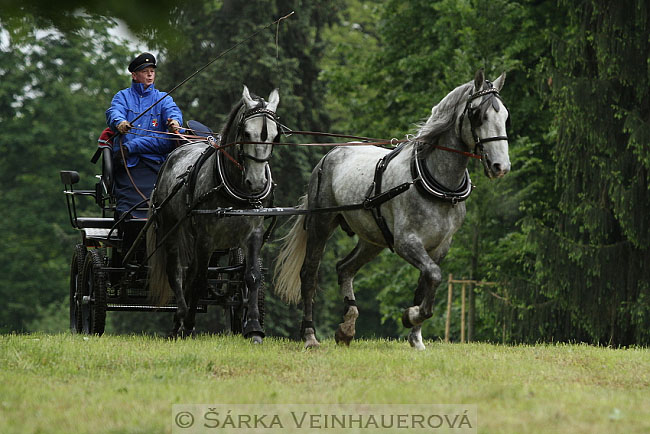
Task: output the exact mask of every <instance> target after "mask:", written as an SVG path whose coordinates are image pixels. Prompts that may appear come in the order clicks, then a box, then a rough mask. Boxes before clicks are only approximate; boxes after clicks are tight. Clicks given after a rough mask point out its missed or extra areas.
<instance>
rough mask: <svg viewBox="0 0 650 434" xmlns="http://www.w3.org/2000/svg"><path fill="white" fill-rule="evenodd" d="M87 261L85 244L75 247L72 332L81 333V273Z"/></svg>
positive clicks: (71, 273) (73, 258)
mask: <svg viewBox="0 0 650 434" xmlns="http://www.w3.org/2000/svg"><path fill="white" fill-rule="evenodd" d="M85 260H86V247H85V246H84V245H83V244H77V245H76V246H74V252H73V254H72V260H71V261H70V331H71V332H72V333H79V332H81V278H82V276H81V273H82V271H83V267H84V261H85Z"/></svg>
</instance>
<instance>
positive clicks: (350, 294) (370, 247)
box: [334, 240, 383, 345]
mask: <svg viewBox="0 0 650 434" xmlns="http://www.w3.org/2000/svg"><path fill="white" fill-rule="evenodd" d="M382 250H383V247H379V246H376V245H374V244H370V243H367V242H365V241H363V240H359V242H358V243H357V245H356V246H355V247H354V249H353V250H352V251H351V252H350V253H349V254H348V255H347V256H346V257H345V259H343V260H341V261H339V263H338V264H336V272H337V274H338V276H339V279H338V281H339V286H340V288H341V295H343V300H344V301H345V311H344V312H343V322H342V323H341V324H339V328H338V329H337V330H336V333H335V334H334V339H335V340H336V343H337V344H342V343H343V344H345V345H350V342H351V341H352V339H354V334H355V332H356V330H355V324H356V322H357V318H358V317H359V309H358V308H357V304H356V301H355V297H354V287H353V281H354V276H355V275H356V274H357V272H358V271H359V269H361V267H363V266H364V265H365V264H367V263H368V262H370V261H371V260H372V259H373V258H374V257H375V256H377V255H378V254H379V252H381V251H382Z"/></svg>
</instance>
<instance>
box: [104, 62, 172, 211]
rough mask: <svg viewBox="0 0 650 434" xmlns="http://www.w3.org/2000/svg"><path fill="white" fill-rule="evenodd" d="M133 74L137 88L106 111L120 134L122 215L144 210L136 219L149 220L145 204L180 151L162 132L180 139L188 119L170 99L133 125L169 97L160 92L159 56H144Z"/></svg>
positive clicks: (116, 151)
mask: <svg viewBox="0 0 650 434" xmlns="http://www.w3.org/2000/svg"><path fill="white" fill-rule="evenodd" d="M128 69H129V72H130V73H131V79H132V81H131V87H129V88H126V89H123V90H121V91H119V92H118V93H117V94H116V95H115V96H114V97H113V100H112V102H111V106H110V108H109V109H108V110H106V123H107V125H108V126H109V127H110V128H111V129H112V130H113V131H117V132H119V133H120V135H118V136H116V137H115V138H114V139H113V159H114V161H115V162H116V164H114V167H115V173H114V179H115V184H114V193H115V198H116V200H117V206H116V211H117V215H118V216H120V217H121V216H122V215H123V214H124V213H125V212H127V211H129V210H130V209H131V208H132V207H133V206H135V205H137V204H140V206H138V207H137V208H136V209H134V210H131V215H130V216H131V217H135V218H145V217H146V216H147V211H146V208H147V206H148V204H147V202H146V201H145V199H149V196H150V195H151V191H152V190H153V187H154V184H155V182H156V178H157V176H158V171H159V170H160V166H161V165H162V163H163V162H164V161H165V159H166V158H167V154H169V152H171V151H172V150H173V149H174V147H175V145H176V140H174V139H170V138H169V136H168V135H166V134H159V133H156V132H164V131H165V129H167V130H169V132H172V133H177V132H178V131H179V130H180V128H181V125H182V123H183V115H182V113H181V111H180V109H179V108H178V106H176V103H174V100H173V99H172V98H171V96H167V97H165V98H163V99H162V101H160V102H159V103H158V104H156V105H155V106H154V107H152V108H151V109H150V110H148V111H147V112H146V113H144V114H143V115H142V116H141V117H139V118H138V119H137V120H135V123H133V122H134V119H136V118H137V117H138V116H139V115H140V114H142V113H143V112H144V111H145V110H147V109H148V108H149V107H151V106H152V105H153V104H154V103H155V102H156V101H158V100H160V99H161V98H162V97H163V96H164V95H166V93H165V92H161V91H159V90H158V89H156V88H155V87H154V81H155V79H156V58H155V57H154V56H153V54H151V53H142V54H140V55H139V56H137V57H136V58H135V59H133V61H132V62H131V63H130V64H129V68H128ZM120 147H121V149H120ZM125 166H126V167H128V170H127V169H125ZM129 175H130V176H129Z"/></svg>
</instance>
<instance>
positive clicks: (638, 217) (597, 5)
mask: <svg viewBox="0 0 650 434" xmlns="http://www.w3.org/2000/svg"><path fill="white" fill-rule="evenodd" d="M561 4H562V5H563V6H564V7H565V8H566V10H567V11H568V12H569V14H568V16H569V18H570V23H571V25H570V26H567V27H566V30H565V32H564V34H563V38H562V39H561V40H558V41H557V43H556V44H555V50H554V54H555V56H554V62H553V64H552V65H551V71H552V73H553V110H554V112H555V113H556V117H555V123H554V124H555V127H556V128H557V139H556V145H555V149H554V157H555V162H556V168H557V171H556V179H555V182H556V191H557V192H558V193H560V202H559V207H558V209H557V211H556V213H555V214H554V216H553V220H552V224H550V225H542V224H538V225H537V227H536V229H537V231H538V234H539V236H538V240H539V243H538V248H537V253H538V257H537V264H536V265H537V267H536V271H537V278H538V279H539V281H540V282H541V283H542V285H543V286H542V287H543V289H544V292H545V294H546V295H547V296H548V297H551V298H554V299H556V300H557V301H558V304H559V306H560V308H561V309H562V310H563V311H564V312H566V315H565V316H564V321H562V322H560V323H559V324H558V325H557V327H556V329H555V331H556V333H557V334H558V335H559V336H561V337H564V338H571V337H573V338H574V339H575V338H576V337H578V338H581V339H585V340H589V341H592V342H598V343H602V344H614V345H629V344H646V343H648V341H649V340H650V332H649V331H648V330H650V327H649V325H650V307H649V306H650V304H649V303H648V301H649V300H650V279H649V278H648V275H647V273H646V270H645V268H646V267H647V265H648V264H650V248H649V247H648V246H650V231H649V230H648V228H649V227H650V209H649V208H648V207H649V206H650V188H649V187H648V185H649V183H648V170H649V169H650V128H649V126H650V125H649V120H648V119H649V116H650V83H649V82H648V80H649V78H648V77H650V75H649V67H648V59H650V46H649V45H648V38H649V35H650V9H649V8H648V4H647V2H643V1H634V0H629V1H625V2H623V3H621V2H619V3H616V4H614V3H611V2H607V1H599V0H592V1H586V2H582V3H579V4H576V5H574V4H573V3H569V2H561Z"/></svg>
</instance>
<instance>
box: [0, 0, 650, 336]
mask: <svg viewBox="0 0 650 434" xmlns="http://www.w3.org/2000/svg"><path fill="white" fill-rule="evenodd" d="M31 3H33V2H26V3H25V2H21V3H20V4H18V2H11V1H10V2H8V5H7V7H6V8H5V7H3V10H2V11H1V12H0V26H1V27H0V126H2V135H0V221H1V222H2V225H1V226H0V299H1V300H2V301H3V308H2V309H0V332H4V333H7V332H12V331H18V332H25V331H37V330H42V331H52V332H54V331H63V330H65V329H66V328H67V321H68V315H67V303H68V301H67V297H68V273H69V271H68V270H69V263H68V262H69V259H70V257H71V255H72V249H73V246H74V245H75V243H77V242H78V240H79V235H78V234H77V233H75V231H73V230H72V229H71V228H70V227H69V222H68V216H67V213H66V210H65V199H64V197H63V194H62V193H61V192H62V185H61V184H60V181H59V174H58V172H59V170H61V169H73V170H78V171H79V172H80V174H81V176H82V180H81V184H80V185H81V186H82V188H91V186H92V185H94V174H95V173H97V171H98V170H99V167H97V166H94V165H92V164H91V163H90V158H91V156H92V155H93V153H94V151H95V144H96V139H97V137H98V136H99V133H100V132H101V131H102V130H103V128H104V127H105V117H104V112H105V110H106V108H107V107H108V105H109V104H110V100H111V98H112V96H113V95H114V94H115V92H117V91H118V90H119V89H122V88H125V87H127V86H129V83H130V76H129V75H128V73H127V70H126V66H127V65H128V63H129V61H130V59H131V58H132V57H133V55H134V54H137V52H136V51H137V49H136V47H135V45H134V42H135V38H131V39H130V40H128V41H127V40H125V39H124V36H119V34H118V33H116V26H117V21H116V18H119V19H121V20H124V21H125V22H126V23H127V25H129V27H130V28H131V30H133V31H134V32H136V34H137V39H138V40H139V41H140V43H139V44H140V46H141V47H146V49H147V50H150V51H152V52H154V53H155V54H157V55H158V57H159V68H158V77H157V83H156V86H157V87H158V88H159V89H162V90H167V89H170V88H172V87H173V86H174V85H176V84H178V83H179V82H180V81H182V80H183V79H184V78H185V77H187V76H188V75H190V74H191V73H193V72H194V71H195V70H196V69H198V68H199V67H200V66H202V65H204V64H205V63H207V62H208V61H209V60H210V59H212V58H214V57H216V56H217V55H218V54H219V53H221V52H222V51H224V50H226V49H227V48H229V47H230V46H232V45H234V44H235V43H237V42H239V41H241V40H242V39H244V38H245V37H246V36H247V35H249V34H250V33H251V32H252V31H253V30H254V29H256V28H259V27H261V26H263V25H266V24H268V23H270V22H272V21H273V20H275V19H276V18H278V17H280V16H282V15H285V14H286V13H288V12H290V11H292V10H293V11H295V12H296V13H295V15H294V16H293V17H291V18H290V19H289V20H286V21H284V22H283V23H282V25H280V26H279V27H278V28H275V27H274V28H272V29H269V30H267V31H265V32H263V33H262V34H261V35H260V36H258V37H256V39H254V40H253V41H252V42H250V43H246V44H244V45H242V46H240V47H239V48H238V49H237V50H235V51H233V52H232V53H230V54H228V55H227V56H225V57H224V58H223V59H221V60H219V61H217V62H215V64H213V65H212V66H211V67H210V68H208V69H207V70H205V71H204V72H202V73H201V74H200V75H198V76H197V77H196V78H194V79H193V80H191V81H190V82H188V83H187V84H186V85H184V86H183V87H181V88H179V89H178V91H176V92H175V93H174V99H175V101H176V102H177V104H178V105H179V107H180V108H181V109H182V110H183V112H184V117H185V119H197V120H199V121H201V122H203V123H205V124H207V125H210V126H212V127H213V128H214V129H217V128H219V126H220V125H221V123H222V122H223V120H224V116H225V115H226V114H227V113H228V112H229V109H230V107H231V106H232V105H233V104H234V103H235V102H236V101H237V100H238V98H239V97H240V95H241V89H242V85H243V84H246V85H248V86H249V87H250V88H251V90H253V91H255V92H256V93H259V94H261V95H263V96H266V95H268V93H269V92H270V91H271V90H272V89H273V88H276V87H277V88H279V89H280V97H281V102H280V106H279V109H278V114H279V115H280V116H281V120H282V122H283V123H284V124H286V125H288V126H290V127H291V128H293V129H300V130H316V131H332V132H341V133H349V134H355V135H366V136H371V137H386V138H391V137H397V138H402V137H404V136H405V135H406V134H407V133H412V132H413V131H414V130H415V126H416V124H417V123H418V122H420V121H421V120H423V119H424V118H426V116H427V115H428V114H429V113H430V110H431V107H432V106H434V105H435V104H436V103H437V102H438V101H439V100H440V99H441V98H442V97H444V96H445V95H446V94H447V93H448V92H449V91H450V90H452V89H453V88H455V87H456V86H458V85H460V84H463V83H465V82H468V81H469V80H470V79H472V77H473V74H474V72H475V71H476V70H477V69H478V68H485V71H486V75H487V76H488V78H491V79H494V78H496V77H497V76H498V75H499V74H500V73H501V72H503V71H506V72H507V74H508V76H507V79H506V84H505V87H504V89H503V91H502V92H501V95H502V97H503V99H504V101H505V103H506V105H507V107H508V109H509V110H510V117H511V121H512V127H511V129H510V131H508V135H509V137H510V138H511V139H510V154H511V155H510V156H511V160H512V171H511V173H510V174H509V175H508V176H507V177H505V178H504V179H501V180H497V181H489V180H488V179H487V178H485V177H484V175H483V173H482V168H481V167H480V165H478V164H473V163H472V164H470V171H471V174H472V180H473V181H474V183H475V184H476V188H475V191H474V192H473V194H472V196H471V197H470V198H469V199H468V201H467V209H468V215H467V219H466V221H465V224H464V225H463V227H462V228H461V230H460V231H459V232H458V233H457V234H456V236H455V238H454V243H453V246H452V250H451V252H450V254H449V255H448V257H447V258H446V259H445V261H444V263H443V264H442V268H443V273H444V275H445V276H446V275H447V274H449V273H452V274H453V275H454V277H456V278H467V279H475V280H482V281H491V282H496V285H494V286H483V287H476V288H472V291H470V296H469V301H468V303H469V306H470V312H469V318H468V321H469V322H470V324H471V325H472V330H471V336H470V338H471V339H473V340H485V341H495V342H513V343H516V342H538V341H545V342H546V341H584V342H590V343H594V344H605V345H606V344H610V345H633V344H639V345H647V344H648V343H649V342H650V277H648V273H644V271H645V268H646V267H647V266H648V265H650V231H649V227H650V224H649V223H650V184H649V183H648V171H649V170H650V9H649V7H648V4H647V2H645V1H643V0H622V1H619V2H610V1H606V0H585V1H581V2H570V1H565V0H538V1H532V0H521V1H506V0H490V1H489V2H488V1H486V0H453V1H452V0H437V1H434V0H408V1H404V0H382V1H369V0H345V1H344V0H329V1H327V0H315V1H304V0H264V1H262V0H249V1H246V2H244V1H236V0H223V1H222V0H197V1H193V2H183V3H182V4H181V2H176V1H174V0H165V1H162V2H155V5H156V6H155V7H154V6H152V5H153V4H154V3H153V2H150V1H144V2H141V6H142V11H138V10H137V9H136V8H130V9H129V10H124V9H122V8H121V7H119V6H117V4H118V3H120V4H121V2H85V10H83V11H82V10H80V9H76V5H77V3H75V2H74V1H73V2H68V3H66V5H67V6H66V7H59V6H56V5H51V6H49V5H42V4H40V2H38V5H37V6H30V4H31ZM113 3H115V5H114V4H113ZM55 6H56V9H55ZM153 9H155V13H152V14H148V12H146V11H148V10H153ZM143 15H147V17H148V21H146V22H143V20H142V16H143ZM276 40H277V45H276ZM326 151H327V149H326V148H323V149H320V148H309V149H307V148H297V147H291V148H280V149H277V150H276V152H275V153H274V157H273V161H272V167H273V173H274V177H275V178H276V182H277V184H278V188H277V195H276V204H278V205H286V206H292V205H294V204H296V203H297V199H298V197H299V196H300V195H301V194H302V193H303V191H304V189H305V186H306V183H307V179H308V176H309V174H310V172H311V169H312V168H313V166H314V165H315V164H316V162H317V161H318V160H319V158H320V157H321V156H322V155H323V154H324V153H325V152H326ZM89 202H90V201H89ZM83 212H85V213H87V214H90V213H94V212H96V210H95V209H94V205H93V204H91V203H88V204H86V208H85V209H84V211H83ZM280 223H282V225H281V226H280V228H279V229H278V230H277V231H276V234H275V236H274V239H273V240H272V242H270V243H269V244H267V245H266V246H265V248H264V251H263V255H264V258H265V259H264V263H265V266H267V267H269V268H271V267H272V265H273V258H275V256H276V253H277V250H278V246H279V241H278V239H279V237H281V236H282V235H283V233H285V232H286V231H287V230H288V226H289V225H288V224H287V220H286V219H285V220H281V222H280ZM423 224H426V222H423ZM353 245H354V240H352V239H350V238H348V237H347V236H345V235H344V234H343V233H338V234H336V235H335V236H334V237H332V239H331V240H330V242H329V244H328V249H327V253H326V256H325V259H324V261H323V264H322V266H321V290H320V291H319V293H318V295H317V300H316V303H317V311H318V315H319V318H317V323H318V324H319V335H320V336H321V337H328V336H331V335H332V334H333V330H334V329H335V327H336V325H337V324H338V322H339V321H340V314H341V311H342V308H343V306H342V302H341V297H340V295H339V293H338V288H337V285H336V277H335V276H336V274H335V272H334V266H335V263H336V261H337V260H338V259H340V258H341V257H343V256H344V255H345V254H347V252H348V251H349V250H350V249H351V248H352V247H353ZM417 278H418V275H417V272H416V270H415V269H414V268H412V267H411V266H409V265H408V264H406V263H405V262H404V261H403V260H401V259H400V258H399V257H397V256H396V255H392V254H389V252H384V253H383V254H382V255H380V257H379V258H378V259H376V260H375V261H374V262H372V263H371V264H369V265H368V266H366V267H365V268H364V269H362V270H361V272H360V273H359V274H358V275H357V278H356V281H355V284H356V294H357V300H358V302H359V308H360V312H361V316H360V318H359V321H358V323H357V336H361V337H372V336H386V337H395V338H396V337H400V336H402V335H403V334H405V329H404V328H403V327H402V326H401V324H400V323H399V321H398V320H399V316H400V314H401V311H402V309H403V308H404V307H407V306H409V305H410V301H411V299H412V297H413V291H414V288H415V286H416V282H417ZM267 282H269V283H268V285H267V286H268V287H267V296H266V305H267V320H266V328H267V334H269V335H276V336H291V337H296V336H297V332H298V328H299V321H300V316H299V309H298V308H296V307H295V306H287V305H285V304H284V303H283V302H281V301H280V300H278V299H276V298H275V297H274V295H273V294H272V291H271V290H270V289H271V288H270V286H271V285H272V282H271V281H270V276H268V277H267ZM437 300H438V303H437V310H436V314H435V315H434V317H433V318H432V319H431V320H430V321H428V322H427V323H425V327H424V330H423V336H424V337H425V338H437V337H441V336H443V335H444V312H445V310H446V285H445V284H444V283H443V285H441V287H440V288H439V290H438V296H437ZM459 303H460V302H459V300H458V297H457V296H456V297H455V299H454V305H453V306H452V312H453V321H452V337H453V338H454V339H458V336H459V320H458V316H459V309H460V304H459ZM225 323H226V321H225V320H224V315H223V312H222V311H221V310H220V309H218V308H217V309H213V310H212V311H211V312H209V313H208V314H205V315H203V316H202V317H201V319H200V324H199V326H200V328H201V330H202V331H208V332H218V331H222V330H223V328H224V327H225ZM170 326H171V318H170V316H169V314H151V313H109V314H108V328H107V331H108V332H112V333H141V332H150V333H163V332H164V331H166V330H167V329H168V328H169V327H170Z"/></svg>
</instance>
